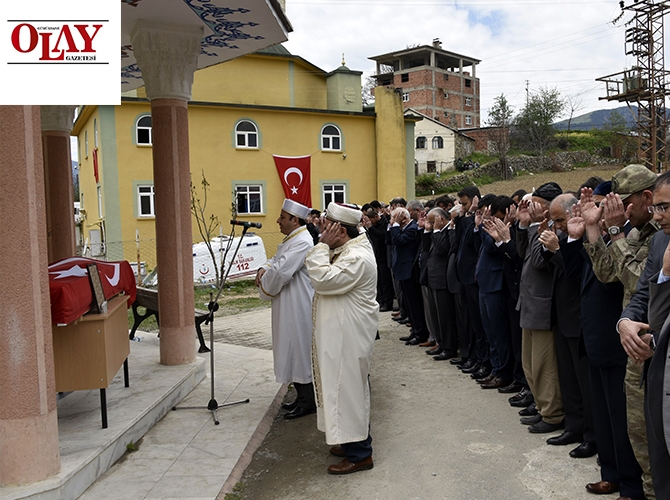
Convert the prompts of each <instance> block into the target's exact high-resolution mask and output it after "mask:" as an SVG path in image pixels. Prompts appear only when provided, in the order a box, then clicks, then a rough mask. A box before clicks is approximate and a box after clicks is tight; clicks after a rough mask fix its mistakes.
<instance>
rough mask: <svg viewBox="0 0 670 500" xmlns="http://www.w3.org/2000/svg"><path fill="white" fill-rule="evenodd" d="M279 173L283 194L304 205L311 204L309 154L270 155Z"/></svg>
mask: <svg viewBox="0 0 670 500" xmlns="http://www.w3.org/2000/svg"><path fill="white" fill-rule="evenodd" d="M272 157H273V158H274V160H275V165H276V166H277V173H279V180H280V181H281V185H282V187H283V188H284V195H286V197H287V198H288V199H289V200H293V201H297V202H298V203H301V204H303V205H305V206H306V207H310V208H311V206H312V189H311V178H310V175H309V171H310V159H311V156H277V155H272Z"/></svg>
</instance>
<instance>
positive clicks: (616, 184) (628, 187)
mask: <svg viewBox="0 0 670 500" xmlns="http://www.w3.org/2000/svg"><path fill="white" fill-rule="evenodd" d="M656 179H657V176H656V174H655V173H654V172H652V171H651V170H649V169H648V168H647V167H645V166H644V165H636V164H633V165H627V166H626V167H624V168H622V169H621V170H619V171H618V172H617V173H616V174H614V176H613V177H612V192H613V193H616V194H618V195H619V196H620V197H621V199H622V200H625V199H626V198H628V197H629V196H630V195H632V194H635V193H637V192H640V191H644V190H645V189H649V188H651V187H652V186H653V185H654V184H655V183H656Z"/></svg>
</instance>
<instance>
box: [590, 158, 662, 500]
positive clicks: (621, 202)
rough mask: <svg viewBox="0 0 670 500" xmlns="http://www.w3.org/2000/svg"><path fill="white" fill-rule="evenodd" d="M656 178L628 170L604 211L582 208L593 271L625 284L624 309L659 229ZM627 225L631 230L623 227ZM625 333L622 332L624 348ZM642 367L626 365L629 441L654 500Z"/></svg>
mask: <svg viewBox="0 0 670 500" xmlns="http://www.w3.org/2000/svg"><path fill="white" fill-rule="evenodd" d="M656 178H657V177H656V174H654V173H653V172H652V171H651V170H649V169H648V168H647V167H645V166H644V165H628V166H626V167H625V168H623V169H622V170H620V171H619V172H617V173H616V174H615V175H614V177H613V178H612V191H613V193H612V194H609V195H607V197H606V198H605V199H604V200H603V201H602V202H601V204H600V206H596V204H595V203H593V202H592V201H590V202H589V203H586V204H585V205H584V206H582V217H583V218H584V222H585V223H586V235H587V237H588V240H589V242H588V243H585V244H584V248H585V249H586V251H587V253H588V255H589V257H590V258H591V262H592V264H593V272H594V273H595V275H596V277H597V278H598V279H599V280H600V281H602V282H603V283H611V282H613V281H617V280H618V281H620V282H621V283H622V284H623V286H624V302H623V306H624V307H625V306H626V305H627V304H628V302H629V301H630V297H631V295H632V294H633V293H634V292H635V288H636V286H637V282H638V279H639V278H640V275H641V274H642V271H643V270H644V266H645V264H646V261H647V255H648V253H649V246H650V244H651V237H652V236H653V235H654V233H656V232H657V231H658V230H659V226H658V224H657V223H656V222H655V221H654V220H653V218H652V217H653V216H652V214H651V213H649V211H648V207H649V206H651V205H652V204H653V203H652V199H653V193H652V190H653V187H654V184H655V183H656ZM602 220H604V223H605V228H606V230H607V232H608V233H609V236H610V238H611V243H610V244H609V245H608V244H606V243H605V240H604V239H603V237H602V231H601V226H600V223H601V221H602ZM624 226H626V227H624ZM627 334H628V333H627V332H626V331H625V330H620V335H621V339H622V344H623V340H624V337H625V335H627ZM642 371H643V365H640V364H638V363H635V362H634V361H633V360H631V359H630V358H629V359H628V364H627V366H626V378H625V390H626V405H627V414H628V415H627V416H628V437H629V439H630V441H631V445H632V446H633V451H634V452H635V458H637V461H638V462H639V463H640V466H641V467H642V470H643V475H642V480H643V486H644V493H645V495H646V496H647V498H649V499H655V498H656V495H655V494H654V488H653V485H652V480H651V472H650V466H649V450H648V447H647V431H646V425H645V420H644V388H643V387H642Z"/></svg>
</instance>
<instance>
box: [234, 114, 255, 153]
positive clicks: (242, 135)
mask: <svg viewBox="0 0 670 500" xmlns="http://www.w3.org/2000/svg"><path fill="white" fill-rule="evenodd" d="M235 147H236V148H243V149H244V148H248V149H257V148H258V127H256V125H255V124H254V123H253V122H251V121H249V120H240V121H239V122H237V125H235Z"/></svg>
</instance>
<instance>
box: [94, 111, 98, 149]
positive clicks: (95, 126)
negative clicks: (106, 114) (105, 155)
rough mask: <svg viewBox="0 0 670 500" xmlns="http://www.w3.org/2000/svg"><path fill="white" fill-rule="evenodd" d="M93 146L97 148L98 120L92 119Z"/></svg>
mask: <svg viewBox="0 0 670 500" xmlns="http://www.w3.org/2000/svg"><path fill="white" fill-rule="evenodd" d="M93 147H94V148H96V149H97V148H98V120H97V118H94V119H93Z"/></svg>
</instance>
